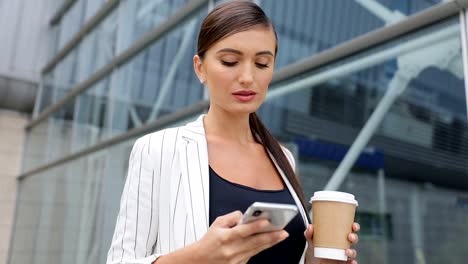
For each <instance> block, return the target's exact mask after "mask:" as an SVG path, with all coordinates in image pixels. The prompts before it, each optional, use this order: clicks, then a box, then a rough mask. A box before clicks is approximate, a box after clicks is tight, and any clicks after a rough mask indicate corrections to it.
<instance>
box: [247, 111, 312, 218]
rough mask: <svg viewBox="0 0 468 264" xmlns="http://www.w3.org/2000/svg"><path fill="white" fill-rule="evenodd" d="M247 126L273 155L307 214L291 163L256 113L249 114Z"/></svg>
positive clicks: (305, 204) (302, 193) (303, 198)
mask: <svg viewBox="0 0 468 264" xmlns="http://www.w3.org/2000/svg"><path fill="white" fill-rule="evenodd" d="M249 124H250V130H251V131H252V134H253V136H254V138H255V139H256V140H257V136H258V137H259V138H260V141H261V142H260V143H261V144H262V145H263V147H264V148H265V150H267V152H268V151H269V152H270V153H271V154H272V155H273V158H274V159H275V161H276V163H277V164H278V166H279V168H280V169H281V170H282V171H283V172H284V174H285V175H286V178H287V179H288V181H289V182H290V183H291V185H292V187H293V189H294V191H295V192H296V194H297V196H298V197H299V200H300V201H301V204H302V207H304V210H305V211H306V212H307V211H308V210H307V203H306V202H305V197H304V192H303V191H302V188H301V184H300V182H299V178H298V177H297V176H296V173H294V170H293V168H292V167H291V163H290V162H289V160H288V159H287V158H286V155H285V154H284V151H283V149H282V148H281V146H280V144H279V143H278V141H277V140H276V139H275V138H274V137H273V135H272V134H271V133H270V132H269V131H268V129H267V128H266V127H265V125H263V123H262V121H260V118H259V117H258V116H257V114H256V113H251V114H250V116H249Z"/></svg>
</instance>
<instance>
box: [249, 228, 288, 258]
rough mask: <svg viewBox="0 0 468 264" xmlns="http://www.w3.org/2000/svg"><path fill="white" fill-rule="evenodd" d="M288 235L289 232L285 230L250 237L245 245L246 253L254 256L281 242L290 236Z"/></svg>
mask: <svg viewBox="0 0 468 264" xmlns="http://www.w3.org/2000/svg"><path fill="white" fill-rule="evenodd" d="M288 236H289V234H288V232H286V231H284V230H281V231H274V232H268V233H261V234H257V235H253V236H251V237H249V238H248V240H246V241H245V243H244V244H243V246H244V247H245V249H246V254H248V255H249V256H254V255H256V254H258V253H259V252H261V251H263V250H265V249H267V248H270V247H272V246H274V245H276V244H278V243H280V242H281V241H283V240H285V239H286V238H288Z"/></svg>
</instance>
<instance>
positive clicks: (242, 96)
mask: <svg viewBox="0 0 468 264" xmlns="http://www.w3.org/2000/svg"><path fill="white" fill-rule="evenodd" d="M256 94H257V93H256V92H254V91H250V90H241V91H237V92H234V93H232V95H234V97H235V98H236V99H237V100H239V101H240V102H244V103H246V102H249V101H251V100H253V99H254V98H255V95H256Z"/></svg>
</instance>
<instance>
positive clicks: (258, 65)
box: [255, 63, 270, 69]
mask: <svg viewBox="0 0 468 264" xmlns="http://www.w3.org/2000/svg"><path fill="white" fill-rule="evenodd" d="M255 65H257V67H258V68H261V69H264V68H268V67H270V66H268V64H263V63H255Z"/></svg>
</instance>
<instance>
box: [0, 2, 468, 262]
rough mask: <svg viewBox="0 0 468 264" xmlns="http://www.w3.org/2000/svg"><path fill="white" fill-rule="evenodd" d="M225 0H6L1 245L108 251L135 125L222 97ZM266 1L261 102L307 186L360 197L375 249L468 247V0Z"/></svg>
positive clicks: (55, 251)
mask: <svg viewBox="0 0 468 264" xmlns="http://www.w3.org/2000/svg"><path fill="white" fill-rule="evenodd" d="M218 2H219V1H208V0H171V1H169V0H120V1H119V0H107V1H104V0H99V1H97V0H43V1H6V0H3V1H2V0H0V15H1V16H0V27H1V28H2V31H1V32H0V39H1V40H2V41H0V47H1V48H0V56H1V60H0V108H1V109H2V110H1V111H0V134H2V135H3V137H1V138H0V155H1V156H0V157H1V161H0V163H1V164H2V165H3V167H4V168H7V169H4V170H2V172H1V173H0V184H1V187H0V188H1V189H0V190H1V192H0V206H1V207H0V210H1V212H2V215H1V216H0V220H1V221H2V222H1V224H0V240H2V241H9V243H6V245H4V244H5V243H4V244H0V245H2V247H0V262H1V261H4V260H5V261H6V263H11V264H16V263H105V259H106V255H107V250H108V248H109V245H110V240H111V238H112V234H113V229H114V225H115V221H116V217H117V212H118V209H119V208H118V206H119V202H120V195H121V192H122V189H123V184H124V181H125V177H126V170H127V165H128V156H129V153H130V149H131V147H132V145H133V143H134V141H135V139H136V138H138V137H139V136H141V135H144V134H146V133H150V132H152V131H155V130H159V129H162V128H165V127H171V126H177V125H180V124H183V123H185V122H187V121H188V120H191V119H194V118H195V117H197V116H198V115H199V114H201V113H204V112H206V110H207V107H208V101H207V100H208V97H207V94H206V91H205V89H204V88H203V87H202V86H201V85H200V83H199V82H198V80H197V78H196V76H195V74H194V73H193V69H192V57H193V54H194V53H195V52H196V39H197V33H198V28H199V25H200V22H201V20H202V19H203V17H204V16H206V14H207V12H208V11H209V10H210V9H211V8H212V7H213V6H214V5H215V4H217V3H218ZM255 2H256V3H258V4H259V5H260V6H262V8H264V10H265V11H266V12H267V14H268V15H269V16H270V17H271V18H272V20H273V22H274V24H275V26H276V30H277V33H278V37H279V53H278V57H277V61H276V73H275V77H274V80H273V82H272V85H271V88H270V92H269V95H268V98H267V100H266V102H265V104H264V105H263V106H262V108H261V109H260V110H259V114H260V115H261V117H262V119H263V120H264V122H265V123H266V124H267V126H268V127H269V128H270V129H271V131H272V132H273V133H274V134H275V135H276V136H277V137H278V138H279V139H280V140H281V141H282V142H283V143H284V144H285V145H287V146H288V147H289V148H290V149H291V150H293V152H294V154H295V156H296V159H297V165H298V171H299V175H300V177H301V181H302V184H303V187H304V190H305V192H306V195H307V196H310V195H312V194H313V192H314V191H317V190H321V189H323V188H325V187H326V186H328V187H329V188H331V189H338V190H343V191H349V192H352V193H354V194H355V195H356V196H357V199H358V200H359V203H360V206H359V208H358V212H357V220H358V221H359V222H360V223H361V226H362V231H361V241H360V243H359V245H358V246H357V248H358V251H359V257H358V260H359V262H360V263H402V264H405V263H464V262H466V259H465V258H466V253H465V251H466V244H468V162H467V161H468V130H467V105H466V85H465V78H466V76H465V72H467V71H466V67H467V65H466V62H467V59H466V58H467V53H466V50H467V46H466V44H467V41H466V39H467V35H466V31H467V26H468V22H467V20H466V17H465V12H466V10H465V8H466V7H468V1H466V0H453V1H440V0H378V1H377V0H346V1H344V0H292V1H285V0H257V1H255ZM3 29H5V30H3ZM5 45H6V46H5ZM347 153H348V155H347V156H346V158H345V155H346V154H347ZM20 160H21V165H20ZM337 168H338V170H337ZM15 181H16V183H15ZM16 185H17V187H15V186H16ZM16 188H17V192H15V190H16ZM3 212H6V214H3Z"/></svg>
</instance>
